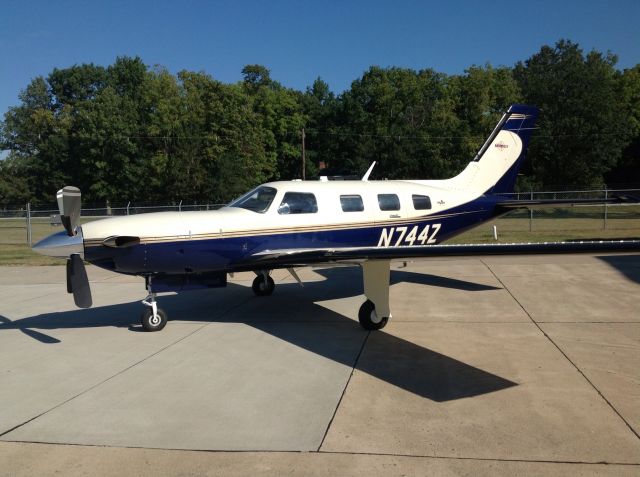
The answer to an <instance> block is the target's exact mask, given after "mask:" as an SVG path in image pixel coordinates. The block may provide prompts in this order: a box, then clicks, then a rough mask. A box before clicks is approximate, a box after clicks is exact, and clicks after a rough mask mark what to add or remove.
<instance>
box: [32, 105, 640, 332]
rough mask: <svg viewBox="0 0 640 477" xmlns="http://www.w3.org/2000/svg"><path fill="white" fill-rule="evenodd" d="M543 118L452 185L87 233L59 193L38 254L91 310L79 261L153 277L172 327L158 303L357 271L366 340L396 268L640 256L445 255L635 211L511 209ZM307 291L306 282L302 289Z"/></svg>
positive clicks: (259, 192)
mask: <svg viewBox="0 0 640 477" xmlns="http://www.w3.org/2000/svg"><path fill="white" fill-rule="evenodd" d="M537 117H538V109H537V108H535V107H532V106H525V105H512V106H511V107H510V108H509V109H508V110H507V112H506V113H504V115H503V116H502V118H501V119H500V121H499V122H498V124H497V126H496V127H495V129H494V130H493V132H492V133H491V135H490V136H489V138H488V139H487V140H486V141H485V143H484V144H483V145H482V147H481V148H480V150H479V151H478V153H477V154H476V156H475V157H474V159H473V160H472V161H471V162H470V163H469V164H468V165H467V167H466V168H465V169H464V170H463V171H462V172H461V173H460V174H458V175H457V176H455V177H453V178H451V179H446V180H394V181H369V180H368V178H369V175H370V174H371V170H372V168H373V166H374V165H375V163H374V164H372V165H371V167H370V168H369V170H368V171H367V173H366V174H365V176H364V177H363V178H362V180H359V181H358V180H352V181H322V180H321V181H286V182H285V181H282V182H271V183H267V184H263V185H260V186H258V187H256V188H255V189H253V190H251V191H250V192H247V193H246V194H245V195H243V196H242V197H240V198H238V199H236V200H234V201H233V202H231V203H230V204H228V205H227V206H225V207H223V208H221V209H218V210H214V211H197V212H155V213H147V214H141V215H132V216H123V217H113V218H107V219H102V220H96V221H92V222H88V223H85V224H82V225H80V224H79V219H80V190H79V189H77V188H76V187H64V188H63V189H61V190H60V191H58V193H57V201H58V206H59V209H60V215H61V219H62V223H63V225H64V227H65V231H63V232H59V233H56V234H53V235H50V236H49V237H47V238H45V239H43V240H41V241H40V242H38V243H37V244H36V245H35V246H34V247H33V248H34V250H36V251H37V252H40V253H42V254H45V255H51V256H55V257H64V258H67V291H68V292H69V293H73V297H74V301H75V303H76V305H77V306H79V307H82V308H87V307H90V306H91V305H92V298H91V290H90V287H89V281H88V279H87V274H86V270H85V267H84V263H83V260H84V261H86V262H89V263H92V264H94V265H96V266H98V267H102V268H105V269H108V270H112V271H114V272H118V273H123V274H129V275H138V276H143V277H144V278H145V284H146V289H147V291H148V296H147V298H146V299H145V300H143V303H144V304H145V305H147V306H146V308H145V311H144V312H143V314H142V318H141V322H142V326H143V327H144V328H145V329H146V330H148V331H158V330H161V329H162V328H164V326H165V325H166V323H167V315H166V313H165V312H164V311H163V310H161V309H160V308H158V306H157V302H156V293H159V292H166V291H182V290H189V289H195V288H215V287H224V286H225V285H226V283H227V274H229V273H233V272H238V271H253V272H255V273H256V278H255V280H254V282H253V291H254V293H255V294H256V295H258V296H266V295H270V294H271V293H272V292H273V290H274V286H275V285H274V281H273V279H272V278H271V276H270V272H271V270H273V269H279V268H287V269H289V271H290V273H291V274H292V276H293V277H294V278H295V279H296V280H297V281H298V282H300V279H299V277H298V275H297V274H296V272H295V269H294V267H298V266H307V265H314V264H325V265H326V264H337V263H340V262H347V263H358V264H360V265H361V266H362V270H363V283H364V293H365V296H366V301H365V302H364V303H363V304H362V306H361V307H360V310H359V313H358V317H359V321H360V323H361V325H362V326H363V327H364V328H365V329H368V330H377V329H381V328H383V327H384V326H385V325H386V324H387V321H388V319H389V318H390V317H391V310H390V306H389V275H390V262H391V261H392V260H403V261H406V260H409V259H413V258H419V257H440V256H463V255H464V256H466V255H491V254H523V253H559V252H597V251H621V250H640V240H617V241H582V242H550V243H537V244H536V243H531V244H490V245H441V242H443V241H445V240H446V239H449V238H451V237H453V236H455V235H457V234H459V233H461V232H463V231H465V230H467V229H469V228H471V227H475V226H477V225H478V224H480V223H482V222H485V221H487V220H490V219H493V218H495V217H497V216H500V215H502V214H505V213H507V212H509V211H510V210H513V209H516V208H527V207H543V206H552V207H553V206H561V205H575V204H576V203H605V202H609V203H612V202H621V201H633V202H635V201H637V199H636V198H629V197H611V198H608V199H606V200H603V199H593V200H591V199H585V200H577V201H576V200H574V201H569V202H567V201H562V200H547V201H540V200H530V201H521V200H513V199H512V198H511V197H509V196H508V195H507V194H508V193H511V192H512V191H513V188H514V184H515V181H516V177H517V175H518V171H519V169H520V166H521V164H522V161H523V160H524V157H525V152H526V150H527V145H528V142H529V138H530V136H531V134H532V131H533V130H534V128H535V122H536V119H537ZM300 283H301V282H300Z"/></svg>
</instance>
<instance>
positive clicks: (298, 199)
mask: <svg viewBox="0 0 640 477" xmlns="http://www.w3.org/2000/svg"><path fill="white" fill-rule="evenodd" d="M316 212H318V203H317V202H316V196H315V195H313V194H311V193H309V192H287V193H285V194H284V197H283V198H282V202H281V203H280V205H279V206H278V213H279V214H280V215H287V214H315V213H316Z"/></svg>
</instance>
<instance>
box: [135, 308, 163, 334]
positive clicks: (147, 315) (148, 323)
mask: <svg viewBox="0 0 640 477" xmlns="http://www.w3.org/2000/svg"><path fill="white" fill-rule="evenodd" d="M157 311H158V313H157V315H156V317H155V318H154V316H153V310H152V309H151V307H150V306H149V307H147V308H146V309H145V310H144V311H143V312H142V315H141V316H140V323H142V327H143V328H144V329H145V330H147V331H160V330H161V329H162V328H164V327H165V326H166V325H167V314H166V313H165V312H164V310H161V309H160V308H158V310H157Z"/></svg>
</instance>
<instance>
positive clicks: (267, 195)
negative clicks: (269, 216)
mask: <svg viewBox="0 0 640 477" xmlns="http://www.w3.org/2000/svg"><path fill="white" fill-rule="evenodd" d="M277 192H278V191H277V190H276V189H274V188H273V187H267V186H259V187H256V188H255V189H253V190H252V191H249V192H247V193H246V194H245V195H243V196H242V197H240V198H239V199H236V200H234V201H233V202H231V203H230V204H229V207H240V208H242V209H247V210H251V211H253V212H258V213H260V214H262V213H264V212H266V211H267V209H269V206H270V205H271V202H273V198H274V197H275V196H276V193H277Z"/></svg>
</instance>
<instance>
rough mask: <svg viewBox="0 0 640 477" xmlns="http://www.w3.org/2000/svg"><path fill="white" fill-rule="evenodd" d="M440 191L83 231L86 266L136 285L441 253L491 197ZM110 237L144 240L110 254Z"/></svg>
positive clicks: (384, 184) (314, 189)
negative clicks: (324, 256)
mask: <svg viewBox="0 0 640 477" xmlns="http://www.w3.org/2000/svg"><path fill="white" fill-rule="evenodd" d="M439 182H440V181H429V182H426V181H421V182H418V181H415V182H413V181H287V182H272V183H267V184H263V185H262V186H259V187H258V188H256V189H254V190H253V191H251V192H250V193H248V194H247V195H245V196H243V197H242V198H240V199H239V200H237V201H234V202H232V203H231V204H230V205H228V206H225V207H223V208H221V209H219V210H213V211H200V212H158V213H149V214H140V215H132V216H124V217H114V218H109V219H102V220H96V221H93V222H88V223H85V224H84V225H83V226H82V236H83V240H84V258H85V260H87V261H89V262H91V263H94V264H95V265H98V266H100V267H103V268H107V269H110V270H114V271H117V272H121V273H129V274H136V275H153V274H156V273H163V274H188V273H206V272H212V271H233V270H239V269H251V268H254V266H253V265H252V264H251V257H254V256H256V254H259V253H261V252H265V251H270V250H284V249H296V250H300V249H321V248H343V247H389V246H414V245H431V244H436V243H440V242H442V241H443V240H446V239H447V238H450V237H452V236H454V235H456V234H458V233H460V232H462V231H464V230H466V229H468V228H470V227H473V226H475V225H477V224H478V223H480V222H482V221H484V220H487V219H489V218H491V217H492V216H493V213H494V205H495V201H494V200H493V199H492V198H491V197H490V196H484V195H483V194H481V193H478V192H477V191H475V192H474V191H469V190H467V191H461V190H452V189H451V188H450V187H439V186H438V184H439ZM442 183H443V185H448V184H447V183H446V181H442ZM112 237H125V238H126V237H132V238H135V239H137V240H135V242H131V243H126V241H124V243H126V245H123V246H113V240H111V242H109V238H112ZM107 243H111V244H112V246H105V244H107Z"/></svg>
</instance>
